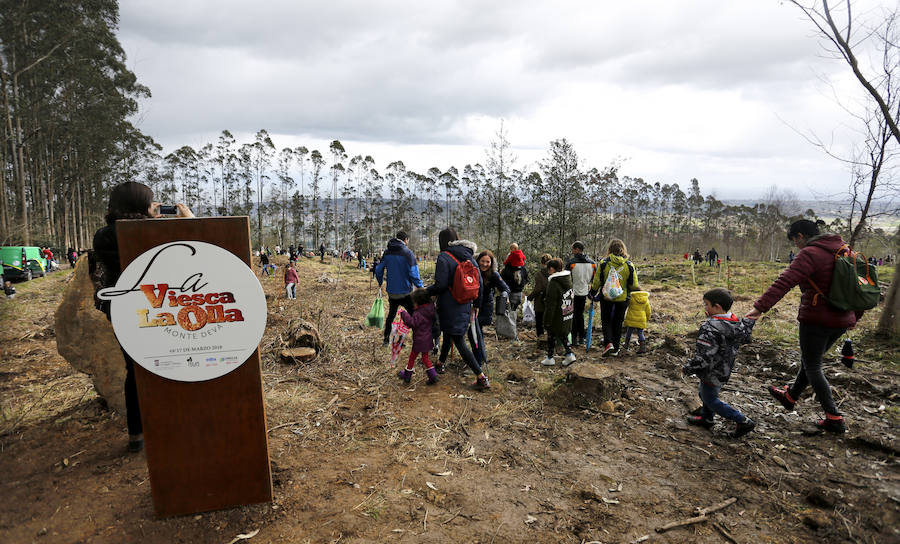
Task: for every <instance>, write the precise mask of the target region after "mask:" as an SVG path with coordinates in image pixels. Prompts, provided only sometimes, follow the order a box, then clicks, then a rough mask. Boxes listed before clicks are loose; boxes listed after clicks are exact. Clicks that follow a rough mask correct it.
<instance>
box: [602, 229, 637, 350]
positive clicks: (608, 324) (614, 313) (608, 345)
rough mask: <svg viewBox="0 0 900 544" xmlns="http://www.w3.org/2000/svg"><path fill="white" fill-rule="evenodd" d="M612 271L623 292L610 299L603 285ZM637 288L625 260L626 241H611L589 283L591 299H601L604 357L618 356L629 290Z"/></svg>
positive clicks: (635, 280) (630, 269) (633, 270)
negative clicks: (617, 277)
mask: <svg viewBox="0 0 900 544" xmlns="http://www.w3.org/2000/svg"><path fill="white" fill-rule="evenodd" d="M613 269H615V271H616V272H617V273H618V274H619V278H620V280H619V281H620V282H621V286H622V293H621V294H620V295H618V296H616V297H613V298H612V299H607V298H606V297H605V296H604V295H603V294H602V291H603V286H604V285H605V284H606V280H607V278H609V275H610V273H612V271H613ZM638 289H639V287H638V284H637V271H636V270H635V269H634V264H632V262H631V261H629V260H628V248H626V247H625V242H623V241H622V240H619V239H618V238H613V239H612V240H610V242H609V248H608V250H607V256H606V257H605V258H604V259H603V260H602V261H600V264H599V265H598V266H597V273H596V274H594V280H593V281H592V282H591V295H592V297H593V299H594V300H598V297H599V299H600V323H601V325H602V327H603V346H604V347H603V356H604V357H614V356H616V355H618V354H619V342H620V341H621V340H622V323H624V321H625V310H627V309H628V297H629V296H630V294H631V292H632V291H637V290H638Z"/></svg>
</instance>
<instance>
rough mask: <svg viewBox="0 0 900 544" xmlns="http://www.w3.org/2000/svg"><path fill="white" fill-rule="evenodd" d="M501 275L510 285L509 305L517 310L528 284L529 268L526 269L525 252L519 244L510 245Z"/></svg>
mask: <svg viewBox="0 0 900 544" xmlns="http://www.w3.org/2000/svg"><path fill="white" fill-rule="evenodd" d="M500 277H502V278H503V281H505V282H506V284H507V285H508V286H509V307H510V308H512V309H513V311H515V310H516V309H517V308H518V307H519V304H521V303H522V291H523V290H524V289H525V285H527V284H528V270H526V269H525V254H524V253H522V250H520V249H519V245H518V244H512V245H511V246H509V255H507V257H506V260H505V261H503V270H502V271H501V272H500Z"/></svg>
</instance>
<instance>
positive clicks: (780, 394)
mask: <svg viewBox="0 0 900 544" xmlns="http://www.w3.org/2000/svg"><path fill="white" fill-rule="evenodd" d="M769 394H770V395H772V396H773V397H775V400H777V401H778V402H780V403H781V405H782V406H784V409H785V410H787V411H789V412H792V411H793V410H794V405H795V404H797V401H796V400H794V399H792V398H791V395H790V394H789V393H788V386H786V385H785V386H784V387H775V386H774V385H770V386H769Z"/></svg>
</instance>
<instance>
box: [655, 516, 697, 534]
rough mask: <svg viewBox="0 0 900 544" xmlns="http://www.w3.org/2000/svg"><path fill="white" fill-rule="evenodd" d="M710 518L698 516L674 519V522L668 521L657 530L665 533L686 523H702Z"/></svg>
mask: <svg viewBox="0 0 900 544" xmlns="http://www.w3.org/2000/svg"><path fill="white" fill-rule="evenodd" d="M708 519H709V518H708V517H706V516H697V517H695V518H688V519H683V520H681V521H673V522H672V523H666V524H665V525H663V526H662V527H657V528H656V532H657V533H665V532H666V531H668V530H669V529H674V528H676V527H684V526H686V525H693V524H695V523H702V522H704V521H706V520H708Z"/></svg>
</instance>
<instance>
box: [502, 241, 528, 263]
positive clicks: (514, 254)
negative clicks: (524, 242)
mask: <svg viewBox="0 0 900 544" xmlns="http://www.w3.org/2000/svg"><path fill="white" fill-rule="evenodd" d="M503 264H508V265H509V266H525V254H524V253H522V251H521V250H520V249H519V244H516V243H513V244H510V246H509V255H507V256H506V260H505V261H503Z"/></svg>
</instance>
